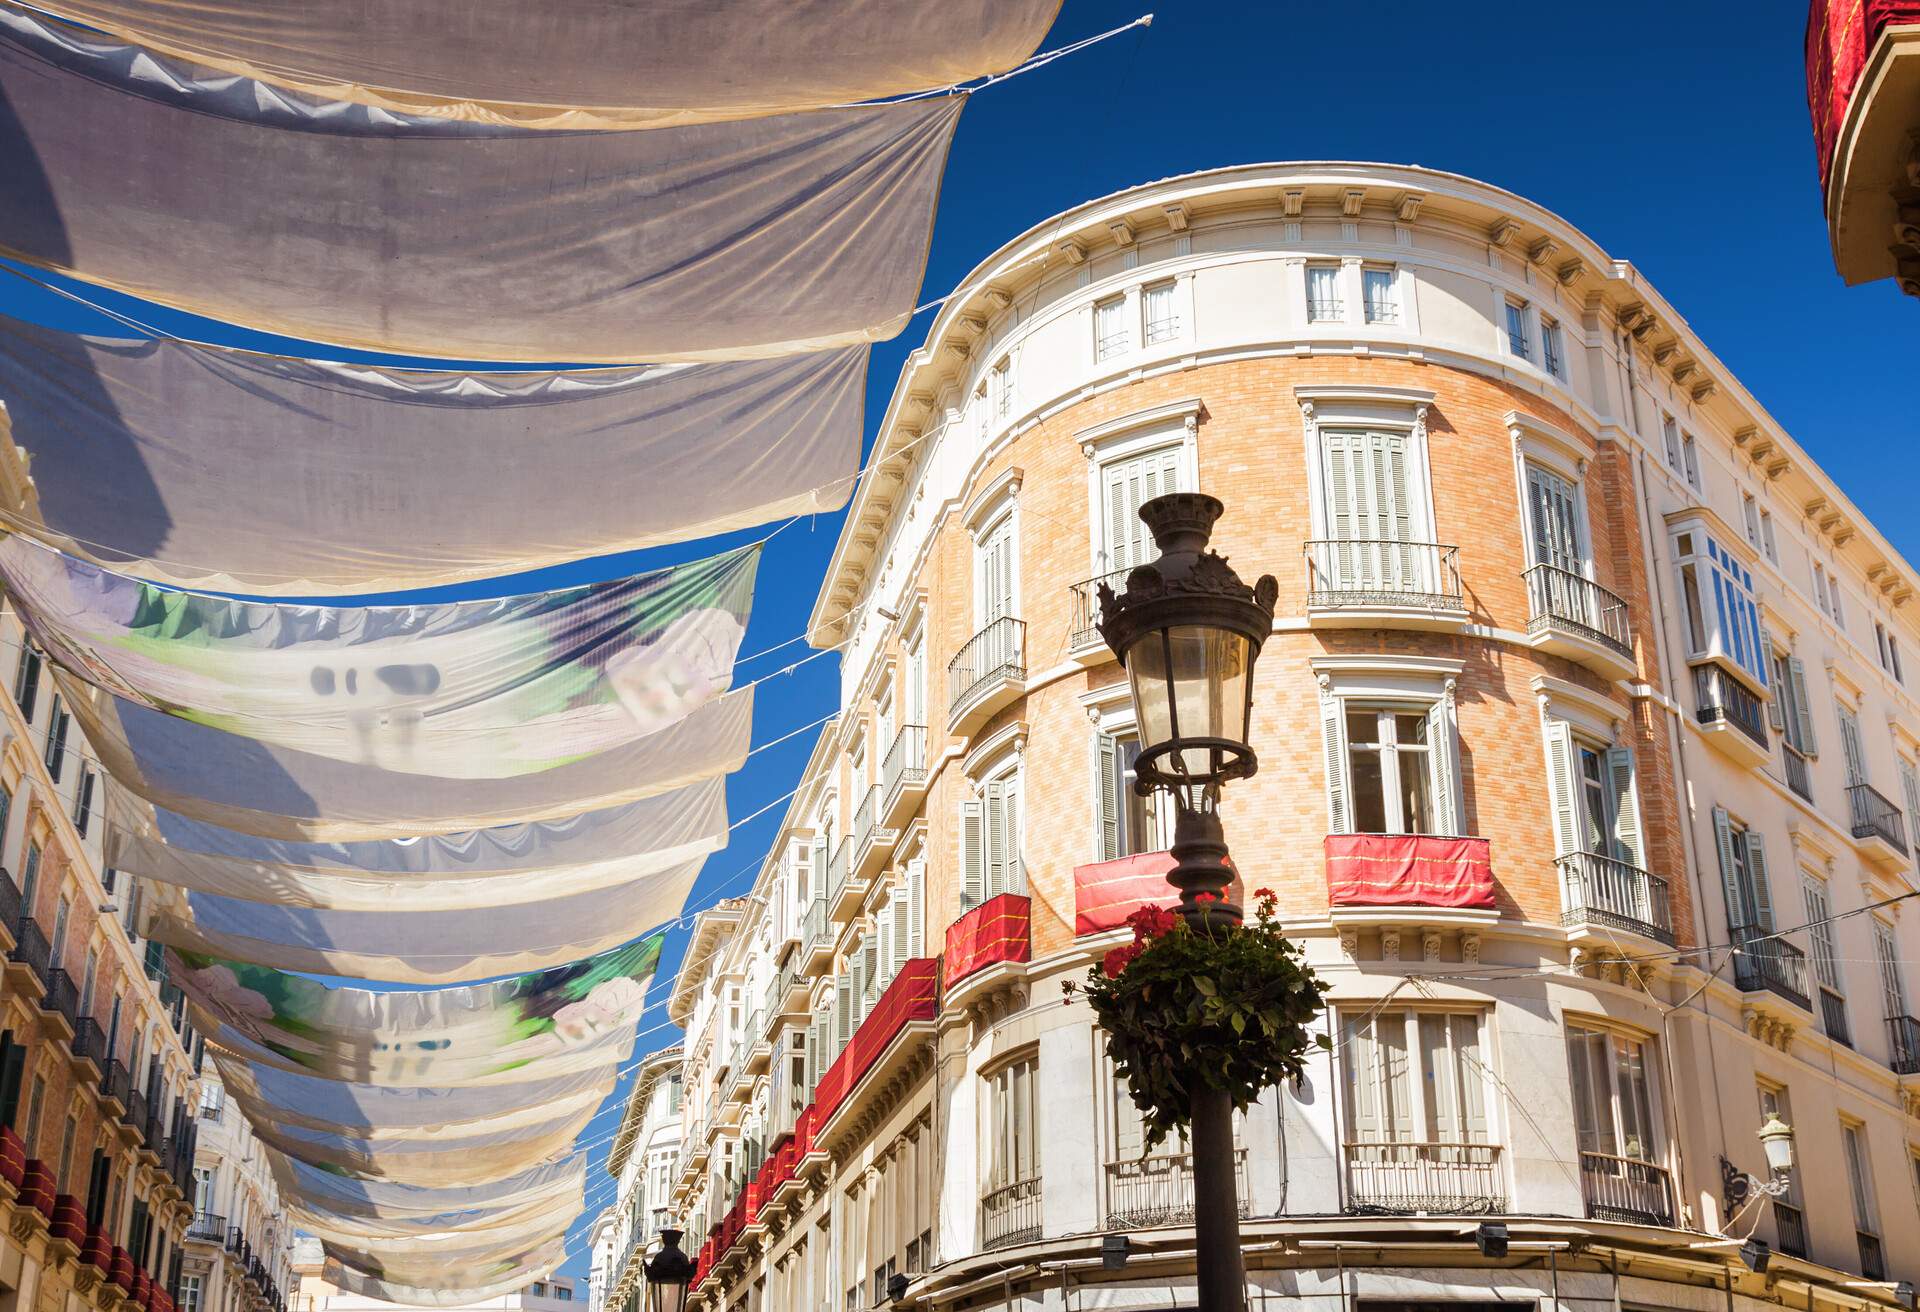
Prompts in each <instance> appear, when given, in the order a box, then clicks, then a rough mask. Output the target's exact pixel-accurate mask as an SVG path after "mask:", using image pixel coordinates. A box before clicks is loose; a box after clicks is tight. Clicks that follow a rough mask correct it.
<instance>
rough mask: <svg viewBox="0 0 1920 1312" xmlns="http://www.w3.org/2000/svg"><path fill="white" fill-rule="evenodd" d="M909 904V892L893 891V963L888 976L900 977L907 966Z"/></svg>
mask: <svg viewBox="0 0 1920 1312" xmlns="http://www.w3.org/2000/svg"><path fill="white" fill-rule="evenodd" d="M907 903H908V897H907V890H906V889H905V888H896V889H895V890H894V891H893V904H892V905H893V961H892V964H891V965H890V966H889V968H888V970H887V973H888V975H898V974H899V973H900V970H901V967H903V966H905V965H906V964H907V932H908V931H907V922H908V918H909V913H910V910H911V909H910V908H909V907H908V905H907Z"/></svg>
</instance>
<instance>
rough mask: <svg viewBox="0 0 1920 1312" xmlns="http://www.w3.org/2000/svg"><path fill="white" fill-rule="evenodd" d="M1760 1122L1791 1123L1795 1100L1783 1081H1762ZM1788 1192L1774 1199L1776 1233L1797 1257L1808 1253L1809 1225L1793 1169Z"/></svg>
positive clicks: (1788, 1182)
mask: <svg viewBox="0 0 1920 1312" xmlns="http://www.w3.org/2000/svg"><path fill="white" fill-rule="evenodd" d="M1759 1087H1760V1124H1762V1125H1765V1124H1766V1123H1767V1121H1768V1120H1769V1119H1775V1120H1778V1121H1779V1122H1780V1123H1781V1124H1782V1125H1792V1124H1794V1120H1793V1103H1792V1101H1791V1099H1790V1098H1789V1097H1788V1095H1787V1088H1786V1086H1785V1085H1783V1084H1774V1083H1772V1082H1770V1081H1762V1082H1761V1083H1760V1086H1759ZM1786 1180H1787V1192H1786V1196H1785V1197H1782V1198H1776V1199H1774V1200H1773V1208H1774V1234H1775V1236H1776V1237H1777V1238H1778V1239H1779V1242H1780V1247H1781V1249H1782V1250H1783V1251H1785V1252H1788V1253H1791V1254H1793V1255H1794V1256H1795V1257H1805V1256H1806V1255H1807V1226H1806V1220H1805V1218H1804V1217H1803V1216H1802V1214H1801V1210H1800V1209H1801V1206H1802V1199H1801V1192H1800V1174H1799V1172H1797V1171H1796V1172H1794V1173H1793V1174H1791V1175H1789V1176H1787V1177H1786Z"/></svg>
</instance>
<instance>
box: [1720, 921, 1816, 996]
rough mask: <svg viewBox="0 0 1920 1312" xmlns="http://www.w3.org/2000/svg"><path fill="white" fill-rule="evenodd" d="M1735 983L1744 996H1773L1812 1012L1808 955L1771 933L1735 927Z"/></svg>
mask: <svg viewBox="0 0 1920 1312" xmlns="http://www.w3.org/2000/svg"><path fill="white" fill-rule="evenodd" d="M1733 945H1734V953H1733V980H1734V984H1735V985H1736V986H1737V987H1738V988H1739V989H1740V991H1741V992H1743V993H1773V994H1776V995H1778V996H1779V997H1782V998H1785V999H1786V1000H1787V1001H1788V1002H1791V1003H1793V1004H1794V1005H1795V1006H1796V1007H1803V1008H1805V1009H1806V1010H1808V1011H1812V1010H1813V997H1812V994H1811V992H1810V989H1809V987H1808V984H1807V954H1806V953H1804V952H1802V951H1801V950H1800V949H1799V948H1797V947H1795V946H1794V945H1793V944H1791V943H1789V942H1787V941H1786V940H1785V939H1781V938H1776V937H1774V936H1773V935H1772V931H1770V930H1764V929H1757V928H1755V927H1753V926H1751V925H1736V926H1734V927H1733Z"/></svg>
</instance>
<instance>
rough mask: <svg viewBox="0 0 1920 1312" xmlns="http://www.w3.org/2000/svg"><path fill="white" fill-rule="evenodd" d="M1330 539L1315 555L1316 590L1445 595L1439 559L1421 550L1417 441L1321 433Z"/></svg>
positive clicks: (1362, 432)
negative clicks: (1441, 592)
mask: <svg viewBox="0 0 1920 1312" xmlns="http://www.w3.org/2000/svg"><path fill="white" fill-rule="evenodd" d="M1320 451H1321V471H1322V481H1323V483H1324V485H1325V488H1326V518H1325V524H1326V538H1327V541H1325V542H1324V543H1322V544H1319V545H1318V546H1317V547H1316V548H1314V549H1313V550H1314V559H1313V565H1314V570H1315V572H1316V573H1317V574H1318V575H1320V576H1321V577H1319V578H1317V579H1316V580H1315V587H1316V588H1324V589H1327V590H1331V591H1336V592H1368V593H1390V594H1396V595H1398V594H1406V593H1420V594H1423V595H1432V594H1436V593H1439V592H1440V590H1441V583H1440V580H1439V578H1438V577H1437V572H1438V555H1437V553H1434V552H1432V551H1423V550H1421V548H1420V546H1419V545H1418V544H1417V543H1416V542H1415V540H1414V539H1415V536H1416V526H1418V525H1421V524H1422V520H1423V517H1422V516H1421V515H1419V514H1417V513H1416V510H1417V509H1418V507H1417V506H1416V504H1415V503H1416V491H1417V489H1418V487H1419V484H1420V478H1419V474H1420V471H1419V470H1418V469H1417V468H1416V467H1415V464H1416V454H1415V449H1414V439H1413V435H1412V434H1411V433H1407V432H1394V431H1388V430H1377V429H1322V430H1321V432H1320Z"/></svg>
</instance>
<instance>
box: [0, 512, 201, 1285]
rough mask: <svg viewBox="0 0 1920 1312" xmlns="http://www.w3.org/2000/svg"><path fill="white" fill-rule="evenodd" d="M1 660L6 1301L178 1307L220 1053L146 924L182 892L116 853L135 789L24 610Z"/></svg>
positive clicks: (9, 628) (2, 631)
mask: <svg viewBox="0 0 1920 1312" xmlns="http://www.w3.org/2000/svg"><path fill="white" fill-rule="evenodd" d="M3 482H4V480H0V483H3ZM5 490H7V489H5V488H0V491H5ZM0 669H4V670H7V671H10V676H9V677H10V680H11V682H10V691H11V694H12V695H11V696H10V697H5V698H0V737H4V743H0V863H3V864H4V866H5V871H4V874H3V875H0V948H4V950H5V983H4V989H3V990H0V1013H4V1020H3V1021H0V1309H4V1310H5V1312H16V1309H17V1310H18V1312H80V1309H83V1308H88V1307H93V1306H98V1307H101V1308H105V1307H109V1306H113V1307H125V1306H140V1307H144V1308H146V1309H148V1312H171V1309H172V1307H173V1306H174V1304H175V1302H176V1300H177V1299H178V1297H179V1291H180V1281H181V1276H182V1267H183V1262H184V1254H185V1250H186V1244H187V1239H188V1235H189V1230H190V1223H191V1220H192V1214H193V1206H192V1197H193V1167H194V1160H195V1140H196V1136H197V1125H196V1119H195V1116H194V1108H195V1106H196V1105H197V1104H196V1101H195V1099H196V1098H197V1096H198V1095H197V1092H196V1086H197V1081H198V1079H199V1076H200V1072H201V1069H202V1065H203V1059H202V1054H201V1051H200V1043H199V1040H198V1039H197V1038H196V1037H195V1035H194V1033H193V1029H192V1026H191V1025H190V1023H189V1022H188V1019H187V1014H186V1009H185V1003H184V999H183V998H182V996H181V994H180V993H179V991H178V990H177V989H174V988H172V987H171V986H169V985H168V984H167V983H166V982H165V978H164V975H165V971H164V967H163V965H162V963H161V958H160V954H159V948H158V945H157V944H152V943H149V942H145V941H143V940H141V939H140V938H139V937H138V935H137V934H136V932H135V926H136V925H138V924H139V923H140V921H139V919H138V918H139V916H140V914H141V908H142V903H143V901H145V900H148V899H151V898H154V897H158V896H164V895H165V894H164V893H163V891H161V890H157V889H156V888H153V887H149V886H145V885H143V884H141V883H139V882H138V881H135V880H132V879H130V878H127V877H125V876H123V875H120V874H118V873H117V872H115V871H114V870H112V869H111V868H110V867H108V866H107V865H106V863H105V861H104V860H103V857H102V854H103V852H104V850H105V846H104V845H105V843H106V831H107V830H108V828H109V827H110V826H111V825H113V824H114V823H116V815H117V814H118V808H119V807H120V806H122V805H124V802H123V800H122V799H120V798H119V797H118V796H117V795H116V794H115V792H114V791H113V788H112V785H111V784H109V782H108V781H107V779H106V777H105V775H104V774H103V773H102V772H101V770H100V768H99V766H98V764H97V763H96V761H95V760H94V759H93V754H92V752H91V749H90V748H89V747H88V746H87V744H86V742H85V740H84V739H83V738H82V737H81V735H80V733H79V731H78V730H77V729H76V728H74V726H73V717H72V715H71V713H70V711H69V710H68V709H67V707H66V706H65V705H64V702H63V698H62V695H61V693H60V691H59V689H58V688H57V687H56V686H55V683H54V679H53V672H52V670H51V668H50V667H49V666H48V664H47V662H46V661H45V659H44V658H43V657H42V656H41V654H40V653H39V652H37V651H36V650H34V649H33V647H32V646H31V644H29V643H28V642H27V641H26V638H25V634H24V633H23V631H22V629H21V627H20V624H19V622H18V621H17V620H16V619H14V618H13V617H12V615H11V614H8V615H7V616H6V617H4V619H0Z"/></svg>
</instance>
